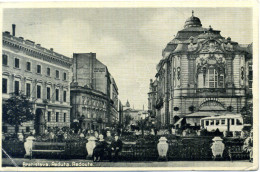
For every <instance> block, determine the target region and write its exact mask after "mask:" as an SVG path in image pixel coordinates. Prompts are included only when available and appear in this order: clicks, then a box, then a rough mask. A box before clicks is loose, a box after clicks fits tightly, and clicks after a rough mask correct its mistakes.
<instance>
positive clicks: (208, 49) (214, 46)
mask: <svg viewBox="0 0 260 172" xmlns="http://www.w3.org/2000/svg"><path fill="white" fill-rule="evenodd" d="M201 52H202V53H215V52H222V51H221V50H220V45H219V43H218V42H217V41H208V42H206V43H205V44H204V45H203V48H202V50H201Z"/></svg>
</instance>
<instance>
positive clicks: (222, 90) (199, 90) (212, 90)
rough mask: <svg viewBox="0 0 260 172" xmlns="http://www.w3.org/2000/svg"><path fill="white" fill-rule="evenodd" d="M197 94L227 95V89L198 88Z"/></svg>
mask: <svg viewBox="0 0 260 172" xmlns="http://www.w3.org/2000/svg"><path fill="white" fill-rule="evenodd" d="M196 92H197V93H205V92H206V93H226V88H197V90H196Z"/></svg>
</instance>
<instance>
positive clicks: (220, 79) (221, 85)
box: [219, 75, 224, 88]
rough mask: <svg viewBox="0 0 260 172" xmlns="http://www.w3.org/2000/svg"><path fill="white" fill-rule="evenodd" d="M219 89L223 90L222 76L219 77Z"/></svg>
mask: <svg viewBox="0 0 260 172" xmlns="http://www.w3.org/2000/svg"><path fill="white" fill-rule="evenodd" d="M219 88H224V76H223V75H220V76H219Z"/></svg>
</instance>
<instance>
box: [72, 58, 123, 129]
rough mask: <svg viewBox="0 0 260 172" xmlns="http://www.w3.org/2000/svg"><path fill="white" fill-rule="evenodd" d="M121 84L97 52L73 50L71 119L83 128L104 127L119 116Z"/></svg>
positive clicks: (108, 125)
mask: <svg viewBox="0 0 260 172" xmlns="http://www.w3.org/2000/svg"><path fill="white" fill-rule="evenodd" d="M118 104H119V101H118V88H117V85H116V82H115V80H114V78H113V77H112V75H111V74H110V73H109V71H108V68H107V66H106V65H104V64H103V63H102V62H100V61H99V60H98V59H97V58H96V53H79V54H78V53H74V54H73V80H72V83H71V106H72V111H71V117H72V118H71V120H72V121H74V120H76V121H79V122H80V124H81V127H82V128H83V129H89V130H100V129H104V128H105V127H110V125H111V124H112V123H113V122H115V121H118V120H119V113H118V111H119V107H118Z"/></svg>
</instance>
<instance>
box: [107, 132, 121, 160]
mask: <svg viewBox="0 0 260 172" xmlns="http://www.w3.org/2000/svg"><path fill="white" fill-rule="evenodd" d="M122 147H123V142H122V141H121V140H120V139H119V136H118V135H117V134H116V135H115V140H113V141H112V143H111V145H110V151H111V152H109V159H110V161H118V154H119V152H121V150H122Z"/></svg>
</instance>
